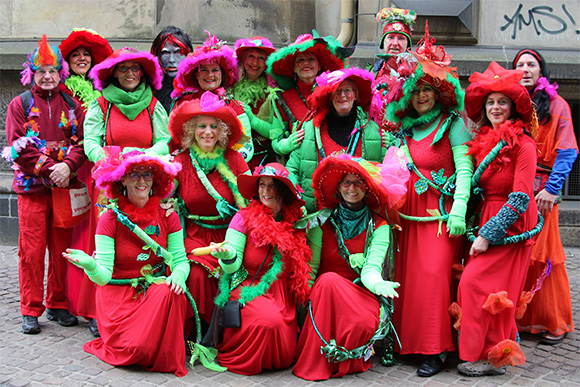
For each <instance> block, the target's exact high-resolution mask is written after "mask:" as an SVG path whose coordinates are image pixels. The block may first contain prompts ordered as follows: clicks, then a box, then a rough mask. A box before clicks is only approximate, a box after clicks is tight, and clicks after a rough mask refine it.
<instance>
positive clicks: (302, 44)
mask: <svg viewBox="0 0 580 387" xmlns="http://www.w3.org/2000/svg"><path fill="white" fill-rule="evenodd" d="M304 52H308V53H312V54H314V55H315V56H316V58H317V59H318V63H320V69H321V71H334V70H339V69H342V68H344V67H345V59H346V58H347V57H349V56H350V55H352V53H353V51H352V50H351V49H350V48H345V47H343V46H342V44H341V43H340V41H338V40H337V39H336V38H335V37H334V36H325V37H320V36H319V35H318V34H317V33H316V31H312V35H310V34H304V35H300V36H299V37H297V38H296V41H295V42H294V43H292V44H291V45H289V46H287V47H284V48H281V49H279V50H278V51H276V52H275V53H273V54H272V55H270V56H269V57H268V60H267V61H266V64H267V66H268V68H267V70H266V71H267V72H268V75H270V76H271V77H272V78H273V79H274V81H276V83H277V84H278V85H279V86H280V87H281V88H282V89H284V90H288V89H291V88H293V87H294V86H295V85H296V81H295V80H294V79H295V77H294V76H295V73H294V61H295V60H296V56H297V55H298V54H299V53H304Z"/></svg>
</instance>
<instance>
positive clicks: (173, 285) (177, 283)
mask: <svg viewBox="0 0 580 387" xmlns="http://www.w3.org/2000/svg"><path fill="white" fill-rule="evenodd" d="M165 283H166V284H167V286H169V289H170V290H171V291H172V292H175V294H182V293H183V289H184V288H185V281H183V280H182V279H181V278H176V277H175V276H174V275H173V274H172V275H170V276H169V277H167V279H166V280H165Z"/></svg>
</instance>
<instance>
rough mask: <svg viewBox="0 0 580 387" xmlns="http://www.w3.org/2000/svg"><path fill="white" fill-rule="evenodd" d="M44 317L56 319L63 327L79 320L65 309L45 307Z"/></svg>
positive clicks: (51, 319) (74, 323) (70, 325)
mask: <svg viewBox="0 0 580 387" xmlns="http://www.w3.org/2000/svg"><path fill="white" fill-rule="evenodd" d="M46 318H47V319H49V320H50V321H58V323H59V324H60V325H62V326H63V327H72V326H73V325H77V324H78V323H79V320H78V319H77V318H76V317H75V316H73V315H72V314H71V312H69V311H68V310H66V309H50V308H49V309H47V310H46Z"/></svg>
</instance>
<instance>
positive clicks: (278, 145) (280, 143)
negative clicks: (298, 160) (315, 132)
mask: <svg viewBox="0 0 580 387" xmlns="http://www.w3.org/2000/svg"><path fill="white" fill-rule="evenodd" d="M297 138H298V132H297V131H293V132H292V133H291V134H290V136H289V137H288V138H282V139H280V138H278V139H276V140H272V149H274V152H276V153H278V154H279V155H287V154H288V153H290V152H292V151H293V150H295V149H297V148H298V147H299V146H300V144H298V140H297Z"/></svg>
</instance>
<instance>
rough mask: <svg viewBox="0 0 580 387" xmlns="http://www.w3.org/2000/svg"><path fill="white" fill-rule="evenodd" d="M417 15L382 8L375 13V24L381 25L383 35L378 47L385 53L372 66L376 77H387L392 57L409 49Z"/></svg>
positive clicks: (407, 10) (405, 10) (407, 11)
mask: <svg viewBox="0 0 580 387" xmlns="http://www.w3.org/2000/svg"><path fill="white" fill-rule="evenodd" d="M416 18H417V14H416V13H415V11H413V10H410V9H399V8H383V9H382V10H380V11H379V13H377V22H379V23H381V24H382V25H383V35H382V36H381V40H380V42H379V47H380V48H381V49H383V50H384V51H385V53H384V54H382V55H379V58H381V59H380V60H379V61H378V62H376V63H375V64H374V66H373V72H374V73H375V74H377V77H378V76H380V75H381V74H383V73H385V74H386V75H389V74H390V72H389V68H388V65H387V62H389V58H390V57H391V56H392V55H398V54H402V53H404V52H407V50H410V49H411V45H412V40H411V36H412V34H411V31H412V27H413V24H415V19H416Z"/></svg>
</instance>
